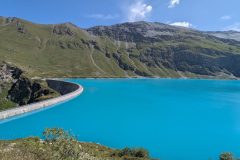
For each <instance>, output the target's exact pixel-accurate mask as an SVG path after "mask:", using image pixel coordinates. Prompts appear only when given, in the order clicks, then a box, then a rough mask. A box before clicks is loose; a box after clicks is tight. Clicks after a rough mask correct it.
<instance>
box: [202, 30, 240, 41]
mask: <svg viewBox="0 0 240 160" xmlns="http://www.w3.org/2000/svg"><path fill="white" fill-rule="evenodd" d="M207 34H211V35H213V36H216V37H219V38H225V39H233V40H236V41H240V32H237V31H218V32H207Z"/></svg>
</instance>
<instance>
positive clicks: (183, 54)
mask: <svg viewBox="0 0 240 160" xmlns="http://www.w3.org/2000/svg"><path fill="white" fill-rule="evenodd" d="M0 20H1V25H0V30H1V31H0V58H1V59H2V60H5V61H7V62H12V63H13V64H16V65H18V66H21V67H22V68H24V69H25V71H26V74H27V75H28V76H30V77H43V78H48V77H140V76H143V77H174V78H175V77H194V78H196V77H204V78H209V77H211V78H239V77H240V74H239V71H238V70H240V68H239V65H238V64H240V62H239V56H240V42H239V41H236V40H235V39H236V36H237V34H236V33H234V34H235V38H234V39H227V38H226V37H222V36H218V37H216V36H217V35H216V36H213V35H215V34H212V33H210V32H201V31H197V30H192V29H187V28H181V27H174V26H170V25H167V24H162V23H148V22H134V23H123V24H117V25H112V26H97V27H92V28H89V29H81V28H78V27H77V26H75V25H73V24H71V23H63V24H57V25H40V24H34V23H31V22H28V21H25V20H22V19H18V18H3V17H2V18H0ZM221 34H222V33H221Z"/></svg>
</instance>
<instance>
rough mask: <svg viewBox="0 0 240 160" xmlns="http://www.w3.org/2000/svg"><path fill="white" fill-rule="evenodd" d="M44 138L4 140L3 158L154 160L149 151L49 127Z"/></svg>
mask: <svg viewBox="0 0 240 160" xmlns="http://www.w3.org/2000/svg"><path fill="white" fill-rule="evenodd" d="M43 137H44V138H43V139H44V140H42V139H40V138H38V137H31V138H25V139H17V140H9V141H0V159H1V160H150V159H151V158H150V156H149V153H148V151H146V150H144V149H142V148H139V149H130V148H125V149H122V150H118V149H111V148H108V147H105V146H102V145H99V144H95V143H85V142H79V141H78V140H77V138H76V137H75V136H73V135H71V134H70V133H69V132H66V131H64V130H62V129H58V128H53V129H46V130H45V131H44V132H43Z"/></svg>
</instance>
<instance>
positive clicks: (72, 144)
mask: <svg viewBox="0 0 240 160" xmlns="http://www.w3.org/2000/svg"><path fill="white" fill-rule="evenodd" d="M43 136H44V138H45V141H46V142H45V143H48V144H50V148H51V150H52V151H53V152H52V153H53V155H52V157H53V158H55V159H78V158H79V154H80V153H81V148H80V147H79V144H78V142H77V139H76V138H75V137H74V136H73V135H71V134H70V133H69V132H65V131H64V130H63V129H60V128H52V129H46V130H45V131H44V132H43Z"/></svg>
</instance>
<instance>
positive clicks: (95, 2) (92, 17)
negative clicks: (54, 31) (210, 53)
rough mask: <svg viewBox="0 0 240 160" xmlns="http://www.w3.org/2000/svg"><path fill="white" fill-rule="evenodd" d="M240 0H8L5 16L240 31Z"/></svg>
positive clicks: (88, 24)
mask: <svg viewBox="0 0 240 160" xmlns="http://www.w3.org/2000/svg"><path fill="white" fill-rule="evenodd" d="M239 6H240V0H4V1H2V2H1V5H0V15H1V16H6V17H8V16H15V17H19V18H24V19H27V20H30V21H33V22H36V23H43V24H54V23H62V22H72V23H74V24H76V25H78V26H80V27H82V28H87V27H91V26H95V25H111V24H116V23H121V22H127V21H130V22H133V21H139V20H145V21H151V22H163V23H168V24H172V25H180V26H185V27H191V28H196V29H198V30H237V31H240V12H239Z"/></svg>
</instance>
